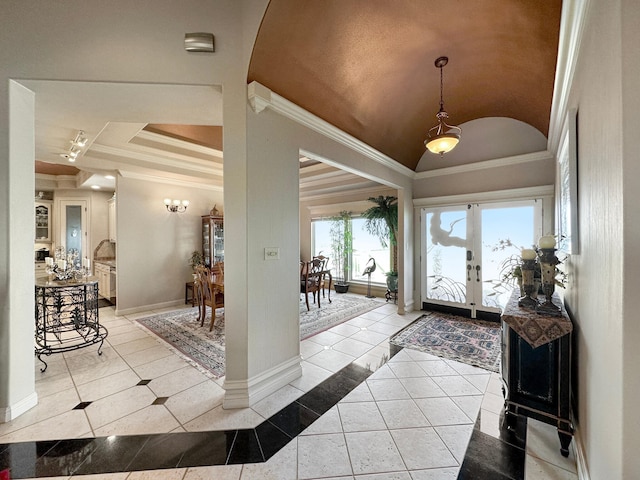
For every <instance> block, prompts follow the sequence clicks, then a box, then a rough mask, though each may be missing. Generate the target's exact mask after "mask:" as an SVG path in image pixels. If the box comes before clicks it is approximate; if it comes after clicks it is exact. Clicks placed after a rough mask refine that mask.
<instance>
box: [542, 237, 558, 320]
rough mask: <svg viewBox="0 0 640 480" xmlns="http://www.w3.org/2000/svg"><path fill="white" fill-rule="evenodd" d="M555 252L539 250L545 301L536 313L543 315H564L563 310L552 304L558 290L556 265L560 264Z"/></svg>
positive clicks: (550, 249) (547, 249)
mask: <svg viewBox="0 0 640 480" xmlns="http://www.w3.org/2000/svg"><path fill="white" fill-rule="evenodd" d="M555 251H556V249H555V248H540V249H539V250H538V256H539V259H540V273H541V274H542V291H543V293H544V296H545V301H544V302H543V303H542V304H540V305H538V306H537V307H536V312H538V313H540V314H542V315H561V314H562V309H561V308H560V307H559V306H557V305H556V304H554V303H553V302H552V296H553V292H554V291H555V288H556V265H557V264H558V263H560V261H559V260H558V257H556V255H555Z"/></svg>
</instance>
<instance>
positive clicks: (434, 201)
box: [413, 185, 555, 208]
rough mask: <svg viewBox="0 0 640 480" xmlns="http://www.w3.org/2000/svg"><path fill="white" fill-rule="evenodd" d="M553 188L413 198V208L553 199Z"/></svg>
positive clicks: (527, 188)
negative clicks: (542, 198) (543, 198)
mask: <svg viewBox="0 0 640 480" xmlns="http://www.w3.org/2000/svg"><path fill="white" fill-rule="evenodd" d="M554 192H555V187H554V186H553V185H541V186H539V187H526V188H512V189H509V190H497V191H494V192H479V193H464V194H461V195H449V196H443V197H428V198H414V199H413V207H414V208H422V207H434V206H439V205H456V204H462V203H478V202H497V201H500V200H530V199H534V198H541V197H547V198H550V197H553V195H554Z"/></svg>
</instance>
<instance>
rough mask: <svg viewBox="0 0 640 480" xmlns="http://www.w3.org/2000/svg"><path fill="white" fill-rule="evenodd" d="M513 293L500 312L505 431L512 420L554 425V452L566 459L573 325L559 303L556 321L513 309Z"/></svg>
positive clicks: (515, 301) (515, 304)
mask: <svg viewBox="0 0 640 480" xmlns="http://www.w3.org/2000/svg"><path fill="white" fill-rule="evenodd" d="M519 297H520V291H519V289H516V290H515V291H514V292H513V294H512V295H511V298H510V299H509V303H508V304H507V306H506V307H505V308H504V311H503V313H502V317H501V319H502V365H501V367H502V381H503V387H504V390H505V416H506V420H507V426H508V427H513V426H514V425H515V419H516V417H515V416H516V415H524V416H527V417H531V418H535V419H537V420H540V421H542V422H545V423H548V424H551V425H554V426H556V427H557V429H558V436H559V438H560V452H561V453H562V455H563V456H565V457H566V456H568V455H569V445H570V443H571V438H572V437H573V426H572V423H571V418H570V401H571V400H570V397H571V332H572V330H573V324H572V323H571V320H570V319H569V316H568V315H567V312H566V310H565V309H564V306H563V305H562V302H561V301H560V299H559V297H557V295H554V303H555V304H556V305H558V306H561V307H562V315H561V316H548V315H541V314H538V313H536V312H535V311H534V310H532V309H525V308H521V307H519V306H518V298H519Z"/></svg>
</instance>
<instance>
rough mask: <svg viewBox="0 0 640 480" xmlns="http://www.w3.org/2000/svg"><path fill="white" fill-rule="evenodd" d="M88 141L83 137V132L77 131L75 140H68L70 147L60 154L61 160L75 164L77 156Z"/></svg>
mask: <svg viewBox="0 0 640 480" xmlns="http://www.w3.org/2000/svg"><path fill="white" fill-rule="evenodd" d="M88 141H89V139H88V138H87V136H86V135H85V133H84V131H83V130H80V131H78V133H77V134H76V136H75V138H74V139H73V140H70V143H71V146H70V147H69V150H68V151H67V152H66V153H61V154H60V156H61V157H62V158H66V159H67V160H69V161H70V162H75V161H76V158H78V155H79V154H80V153H81V152H82V149H83V148H84V147H85V146H86V145H87V142H88Z"/></svg>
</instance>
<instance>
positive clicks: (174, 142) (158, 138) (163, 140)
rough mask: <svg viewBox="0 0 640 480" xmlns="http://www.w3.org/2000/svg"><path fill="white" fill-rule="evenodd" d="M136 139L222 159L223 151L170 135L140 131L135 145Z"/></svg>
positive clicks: (132, 141) (132, 140)
mask: <svg viewBox="0 0 640 480" xmlns="http://www.w3.org/2000/svg"><path fill="white" fill-rule="evenodd" d="M136 138H142V139H145V140H150V141H152V142H153V143H157V144H160V145H169V146H172V147H174V148H177V149H180V150H188V151H193V152H198V153H202V154H203V155H206V156H209V157H211V156H214V157H219V158H222V151H221V150H217V149H215V148H211V147H205V146H203V145H198V144H197V143H191V142H186V141H184V140H179V139H177V138H173V137H170V136H168V135H161V134H159V133H154V132H149V131H147V130H140V131H139V132H138V133H137V134H136V136H135V137H134V138H132V139H131V140H130V142H131V143H135V141H134V140H135V139H136Z"/></svg>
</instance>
